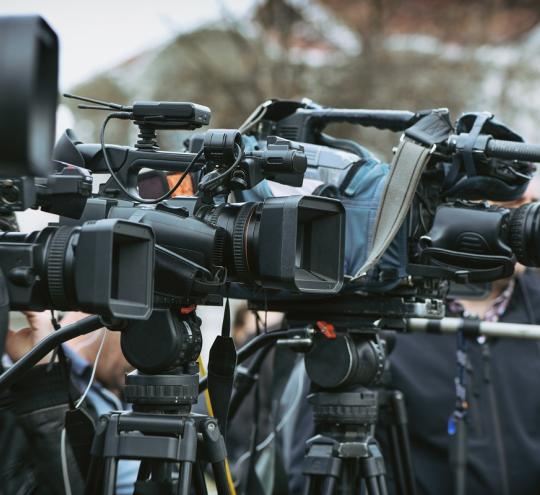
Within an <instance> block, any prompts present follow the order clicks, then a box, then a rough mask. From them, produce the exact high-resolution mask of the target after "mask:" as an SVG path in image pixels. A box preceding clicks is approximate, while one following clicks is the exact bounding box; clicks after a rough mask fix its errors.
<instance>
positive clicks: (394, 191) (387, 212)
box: [351, 136, 431, 282]
mask: <svg viewBox="0 0 540 495" xmlns="http://www.w3.org/2000/svg"><path fill="white" fill-rule="evenodd" d="M430 156H431V151H430V149H429V148H427V147H426V146H422V145H420V144H417V143H416V142H414V141H412V140H410V139H407V138H406V137H405V136H403V137H402V139H401V142H400V144H399V146H398V148H397V151H396V153H395V155H394V159H393V160H392V165H391V167H390V173H389V176H388V180H387V181H386V185H385V188H384V191H383V193H382V197H381V202H380V204H379V209H378V211H377V218H376V220H375V228H374V235H373V242H372V244H371V250H370V252H369V254H368V256H367V259H366V261H365V262H364V264H363V265H362V267H361V268H360V269H359V270H358V271H357V272H356V273H355V275H354V276H353V277H352V279H351V282H355V281H356V280H358V279H359V278H360V277H363V276H364V275H366V274H367V272H368V271H369V270H371V269H372V268H373V267H374V266H375V264H376V263H377V262H378V261H379V259H380V258H381V256H382V255H383V254H384V252H385V251H386V250H387V249H388V246H390V243H391V242H392V240H393V239H394V237H395V236H396V234H397V233H398V230H399V229H400V227H401V225H402V224H403V222H404V221H405V217H406V216H407V214H408V212H409V208H410V206H411V204H412V201H413V198H414V195H415V193H416V188H417V187H418V183H419V182H420V177H421V176H422V172H423V171H424V169H425V167H426V164H427V163H428V161H429V159H430Z"/></svg>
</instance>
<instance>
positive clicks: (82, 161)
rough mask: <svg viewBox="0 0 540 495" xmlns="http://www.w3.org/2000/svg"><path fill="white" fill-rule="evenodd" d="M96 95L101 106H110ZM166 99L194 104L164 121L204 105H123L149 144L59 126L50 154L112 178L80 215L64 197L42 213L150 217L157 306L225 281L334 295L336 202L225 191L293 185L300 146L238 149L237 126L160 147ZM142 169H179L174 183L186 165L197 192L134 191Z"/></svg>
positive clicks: (339, 223)
mask: <svg viewBox="0 0 540 495" xmlns="http://www.w3.org/2000/svg"><path fill="white" fill-rule="evenodd" d="M85 100H87V99H85ZM91 101H92V102H94V103H96V102H97V100H91ZM99 103H100V104H101V105H102V107H103V108H113V107H117V105H114V106H111V104H109V103H104V102H99ZM81 106H82V108H87V106H86V105H81ZM139 106H143V107H144V108H148V109H150V110H149V113H148V115H147V116H146V117H145V116H144V115H142V114H143V112H142V111H140V110H139V111H138V112H136V111H135V110H136V109H137V108H139ZM163 106H164V107H166V108H168V109H171V108H175V106H176V107H177V108H179V109H180V108H181V109H185V108H191V112H187V113H185V115H188V117H185V116H183V115H182V114H181V113H180V112H179V113H178V114H176V115H172V114H171V113H169V116H170V117H171V122H173V123H169V124H168V125H167V129H169V130H170V129H172V128H174V129H178V130H180V129H186V128H189V129H193V128H196V127H199V126H200V124H201V119H200V115H202V112H203V110H202V109H203V108H205V107H201V106H199V105H195V104H191V103H170V102H167V103H163V102H162V103H157V102H146V103H144V105H143V104H140V103H134V104H133V106H131V107H121V108H122V109H123V110H122V112H123V113H121V115H122V118H124V117H126V118H130V119H132V120H133V121H134V123H135V124H136V125H138V126H139V128H140V129H141V133H140V134H139V136H141V135H142V134H143V133H142V127H141V125H143V127H144V128H145V129H146V132H147V135H150V134H151V135H152V138H151V141H152V144H151V146H150V144H149V143H148V142H145V143H143V142H141V141H142V139H139V141H138V142H137V143H136V144H135V146H134V147H121V146H110V145H106V144H105V142H104V140H102V143H101V144H85V143H82V142H80V141H79V140H78V139H77V138H76V137H75V135H74V134H73V132H72V131H69V130H68V131H66V133H64V135H63V136H62V138H61V139H60V141H59V142H58V144H57V146H56V147H55V151H54V155H53V156H54V157H55V159H56V160H57V161H60V162H63V163H70V164H71V165H75V166H77V167H83V168H85V169H88V170H90V171H91V172H92V173H104V172H108V173H110V175H111V178H110V179H109V180H108V181H107V182H106V183H105V184H104V185H103V186H102V187H101V189H100V194H99V197H95V198H91V199H88V201H86V206H85V208H84V211H83V212H82V214H81V213H80V210H79V209H73V210H72V212H71V213H70V212H67V211H66V210H65V209H64V208H63V205H62V204H61V203H59V204H58V205H56V204H52V203H51V204H50V205H49V206H48V207H47V211H51V212H56V213H61V214H63V215H70V216H72V217H76V218H79V221H85V220H90V219H99V218H124V219H130V220H134V219H136V221H138V222H141V223H146V224H148V225H151V226H152V227H153V229H154V232H155V235H156V242H157V244H158V247H157V251H156V280H155V284H156V292H157V294H158V295H157V298H156V303H157V304H158V305H159V304H160V303H163V304H165V305H171V304H173V305H178V304H180V305H182V304H189V303H192V302H197V301H198V302H201V298H202V300H208V298H206V299H205V297H204V296H207V295H208V294H211V293H214V294H215V293H218V292H220V291H221V289H222V288H223V286H224V284H225V282H238V283H241V284H243V285H245V286H247V287H248V288H250V287H254V288H264V289H265V290H267V289H279V290H282V291H292V292H300V293H310V294H312V293H315V294H321V293H323V294H333V293H337V292H338V291H339V290H340V288H341V285H342V282H343V268H342V267H343V256H342V253H343V245H344V244H343V243H344V233H345V232H344V215H343V207H342V206H341V204H340V203H339V202H337V201H335V200H332V199H326V198H320V197H305V196H304V197H303V196H294V197H285V198H269V199H268V200H266V201H262V202H245V203H241V204H239V203H228V202H227V198H228V195H229V194H230V193H231V191H240V190H249V189H252V188H253V187H255V186H256V185H257V184H259V183H260V182H261V181H262V180H263V179H265V178H267V179H272V180H275V181H278V182H280V183H284V184H287V185H290V186H300V185H301V184H302V181H303V174H304V172H305V169H306V163H307V162H306V156H305V154H304V152H303V148H302V147H301V146H296V145H293V144H292V143H291V142H290V141H287V140H284V139H279V138H273V137H269V138H268V139H267V143H266V147H265V150H264V151H252V152H245V151H244V143H243V140H242V137H241V134H240V133H239V132H238V131H237V130H221V129H217V130H209V131H207V132H206V133H205V134H204V135H203V137H202V138H201V140H200V142H199V149H198V150H197V152H196V153H192V152H183V153H178V152H170V151H160V150H159V147H158V145H157V140H156V136H155V131H156V130H157V129H161V128H163V127H162V125H161V124H160V123H159V124H155V122H154V121H157V120H158V119H157V118H156V116H155V115H156V114H155V112H156V110H155V109H156V108H161V107H163ZM204 112H206V114H207V115H206V116H205V117H204V119H203V120H204V122H208V121H209V119H210V112H209V110H208V109H206V110H204ZM112 115H114V113H113V114H112ZM142 122H144V124H141V123H142ZM160 122H161V121H160ZM102 137H103V133H102ZM145 140H146V141H148V139H147V138H145ZM144 168H151V169H153V170H167V171H177V172H181V173H182V176H181V178H180V181H179V182H178V183H177V186H178V185H179V184H180V182H181V181H182V180H183V179H184V178H185V177H186V174H187V173H188V172H193V173H197V174H199V176H200V179H199V182H198V191H197V196H193V197H181V196H180V197H178V196H177V197H171V196H172V194H173V193H174V189H175V187H176V186H175V187H173V188H172V189H171V191H172V192H171V191H169V192H168V193H166V194H164V195H162V197H160V198H158V199H148V198H141V197H140V195H139V191H138V183H139V173H140V171H141V170H142V169H144ZM81 179H82V177H81ZM65 221H66V222H67V220H65Z"/></svg>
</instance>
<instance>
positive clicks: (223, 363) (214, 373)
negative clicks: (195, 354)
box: [208, 298, 236, 437]
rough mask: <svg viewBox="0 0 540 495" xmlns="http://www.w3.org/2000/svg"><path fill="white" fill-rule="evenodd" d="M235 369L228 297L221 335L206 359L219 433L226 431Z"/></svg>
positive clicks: (234, 349)
mask: <svg viewBox="0 0 540 495" xmlns="http://www.w3.org/2000/svg"><path fill="white" fill-rule="evenodd" d="M235 369H236V347H235V346H234V341H233V339H232V337H231V310H230V306H229V299H228V298H227V299H226V301H225V312H224V314H223V323H222V325H221V335H218V336H217V337H216V340H214V343H213V344H212V348H211V349H210V356H209V359H208V393H209V394H210V401H211V403H212V409H213V411H214V417H215V418H216V419H217V421H218V424H219V428H220V431H221V434H222V435H223V437H225V435H226V433H227V416H228V414H229V404H230V401H231V395H232V389H233V383H234V371H235Z"/></svg>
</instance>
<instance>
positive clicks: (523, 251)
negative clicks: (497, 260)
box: [509, 203, 540, 266]
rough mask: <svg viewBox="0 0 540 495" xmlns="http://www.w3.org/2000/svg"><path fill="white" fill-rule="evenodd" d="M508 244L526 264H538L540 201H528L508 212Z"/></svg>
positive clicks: (539, 253)
mask: <svg viewBox="0 0 540 495" xmlns="http://www.w3.org/2000/svg"><path fill="white" fill-rule="evenodd" d="M509 224H510V246H511V247H512V249H513V251H514V253H515V255H516V258H517V260H518V261H519V262H520V263H522V264H523V265H526V266H540V203H529V204H526V205H523V206H520V207H519V208H516V209H515V210H513V211H512V212H511V213H510V221H509Z"/></svg>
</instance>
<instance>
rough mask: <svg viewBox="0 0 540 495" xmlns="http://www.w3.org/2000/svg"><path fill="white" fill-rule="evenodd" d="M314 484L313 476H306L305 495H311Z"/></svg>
mask: <svg viewBox="0 0 540 495" xmlns="http://www.w3.org/2000/svg"><path fill="white" fill-rule="evenodd" d="M312 483H313V479H312V477H311V475H309V474H307V475H306V483H305V484H304V495H311V486H312Z"/></svg>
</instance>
